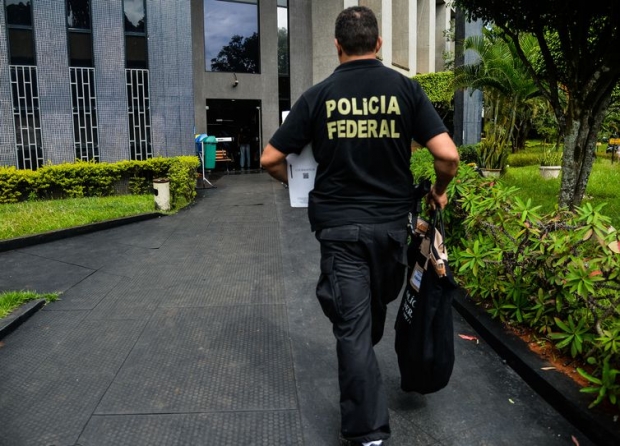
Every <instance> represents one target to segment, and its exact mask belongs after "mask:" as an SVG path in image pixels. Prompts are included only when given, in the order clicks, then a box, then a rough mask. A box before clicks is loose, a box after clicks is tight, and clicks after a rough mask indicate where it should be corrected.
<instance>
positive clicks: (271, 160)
mask: <svg viewBox="0 0 620 446" xmlns="http://www.w3.org/2000/svg"><path fill="white" fill-rule="evenodd" d="M260 163H261V165H262V166H263V167H264V168H265V170H267V173H269V175H271V176H272V177H274V178H275V179H276V180H278V181H281V182H282V183H284V184H288V172H287V171H286V154H285V153H282V152H280V151H279V150H278V149H276V148H275V147H274V146H272V145H271V144H267V146H266V147H265V149H264V150H263V154H262V155H261V157H260Z"/></svg>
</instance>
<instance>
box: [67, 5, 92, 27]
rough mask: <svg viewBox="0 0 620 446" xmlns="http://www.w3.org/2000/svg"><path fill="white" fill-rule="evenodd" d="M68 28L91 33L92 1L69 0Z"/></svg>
mask: <svg viewBox="0 0 620 446" xmlns="http://www.w3.org/2000/svg"><path fill="white" fill-rule="evenodd" d="M67 27H68V28H69V29H83V30H89V31H90V29H91V20H90V0H67Z"/></svg>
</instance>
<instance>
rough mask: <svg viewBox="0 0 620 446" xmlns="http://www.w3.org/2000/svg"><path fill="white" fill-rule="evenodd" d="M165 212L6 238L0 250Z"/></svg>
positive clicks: (138, 219) (82, 232)
mask: <svg viewBox="0 0 620 446" xmlns="http://www.w3.org/2000/svg"><path fill="white" fill-rule="evenodd" d="M165 215H166V214H162V213H160V212H150V213H148V214H140V215H133V216H131V217H123V218H116V219H113V220H106V221H102V222H97V223H90V224H87V225H82V226H76V227H73V228H68V229H59V230H57V231H50V232H45V233H43V234H36V235H26V236H23V237H16V238H12V239H8V240H1V241H0V252H4V251H12V250H14V249H19V248H26V247H28V246H33V245H38V244H40V243H48V242H53V241H56V240H61V239H64V238H68V237H73V236H76V235H83V234H89V233H91V232H95V231H101V230H104V229H111V228H115V227H117V226H121V225H126V224H130V223H136V222H139V221H144V220H150V219H152V218H157V217H163V216H165Z"/></svg>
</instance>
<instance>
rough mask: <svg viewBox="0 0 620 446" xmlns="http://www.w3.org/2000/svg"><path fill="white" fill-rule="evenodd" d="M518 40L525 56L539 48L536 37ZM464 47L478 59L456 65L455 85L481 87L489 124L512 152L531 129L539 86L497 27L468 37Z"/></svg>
mask: <svg viewBox="0 0 620 446" xmlns="http://www.w3.org/2000/svg"><path fill="white" fill-rule="evenodd" d="M521 40H522V41H521V45H522V46H523V47H524V48H525V51H527V54H528V56H529V57H531V58H534V57H535V55H536V54H537V52H538V50H539V48H538V45H537V43H536V39H534V38H533V37H532V36H527V35H526V36H523V37H522V39H521ZM463 48H464V50H470V51H473V52H475V53H476V54H477V55H478V60H477V61H476V62H473V63H471V64H467V65H464V66H462V67H459V68H457V70H456V72H455V79H454V82H455V85H456V86H457V87H461V88H463V87H469V88H472V89H478V90H482V91H483V92H484V96H485V108H486V110H485V116H487V117H490V118H488V120H489V124H488V126H490V128H491V130H492V131H494V132H502V133H504V138H505V140H506V142H507V143H509V144H510V145H511V147H512V149H513V151H515V150H517V149H522V148H523V147H524V146H525V137H526V135H527V133H528V132H529V129H530V121H531V116H532V113H533V104H534V103H533V100H534V99H535V98H537V97H540V95H541V93H540V90H539V88H538V86H537V85H536V84H535V83H534V81H533V80H532V77H531V75H530V74H529V73H528V71H527V68H526V67H525V65H524V64H523V63H522V62H521V61H520V60H519V57H518V55H517V51H516V49H515V47H514V45H513V44H510V43H507V42H505V41H504V40H502V39H501V38H499V37H498V35H497V31H496V30H493V29H487V28H485V29H483V32H482V35H479V36H470V37H467V38H466V39H465V42H464V45H463ZM487 135H488V132H487Z"/></svg>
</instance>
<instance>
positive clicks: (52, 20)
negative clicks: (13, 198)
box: [32, 0, 75, 164]
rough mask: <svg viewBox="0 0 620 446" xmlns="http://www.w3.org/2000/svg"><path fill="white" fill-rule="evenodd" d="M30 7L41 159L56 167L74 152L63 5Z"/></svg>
mask: <svg viewBox="0 0 620 446" xmlns="http://www.w3.org/2000/svg"><path fill="white" fill-rule="evenodd" d="M32 5H33V21H34V27H35V36H36V40H35V45H36V52H37V72H38V85H39V101H40V110H41V134H42V140H43V157H44V159H45V160H46V161H47V160H49V161H51V162H52V163H55V164H56V163H61V162H73V161H74V160H75V150H74V148H73V116H72V112H71V85H70V78H69V64H68V61H67V27H66V21H65V20H66V19H65V2H64V1H58V0H38V1H35V2H32Z"/></svg>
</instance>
